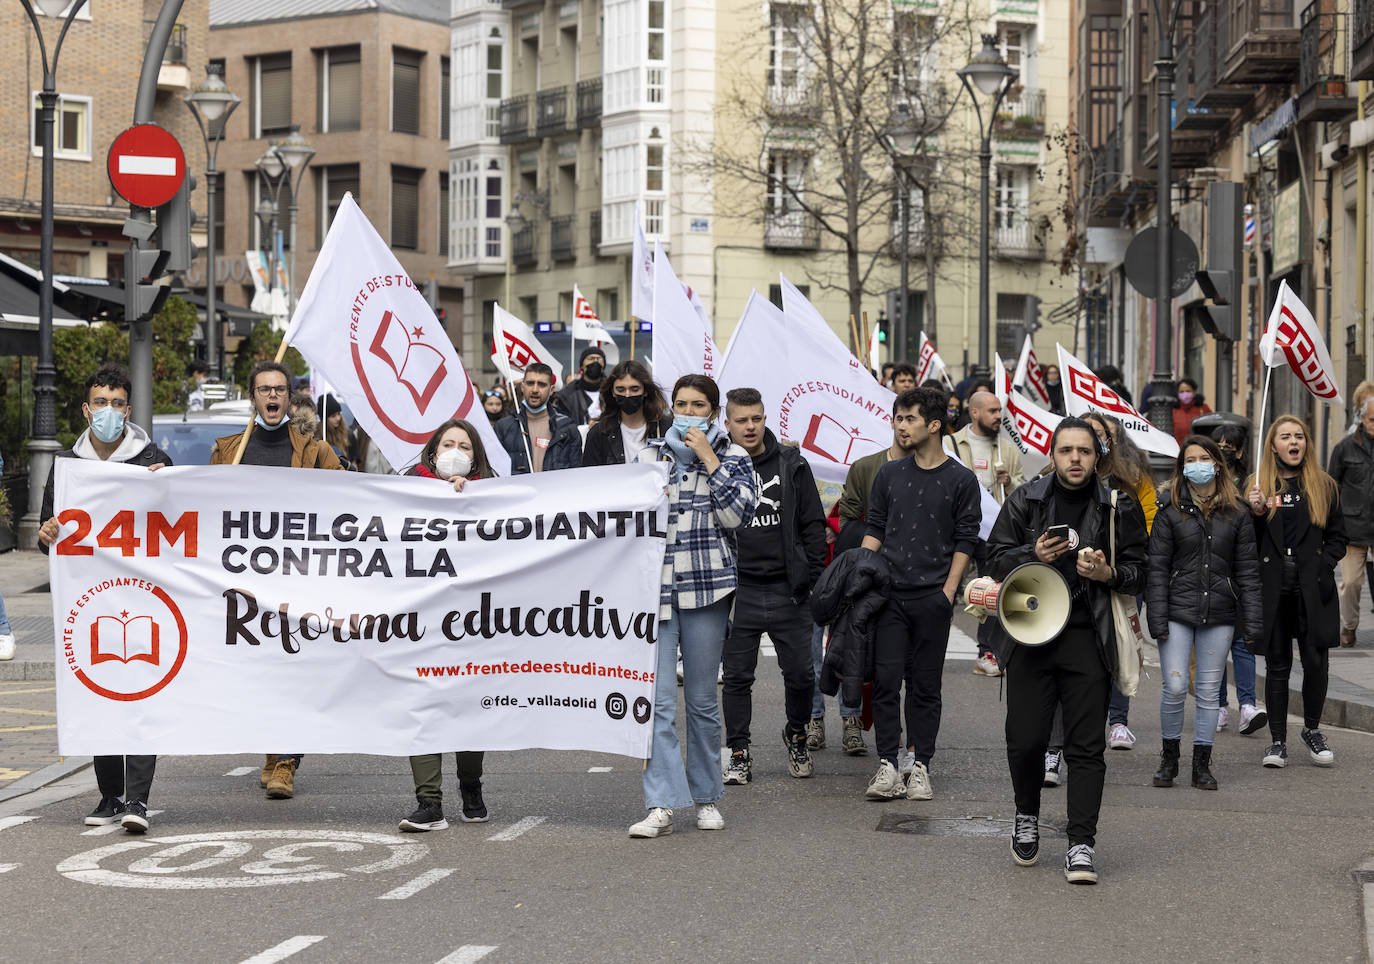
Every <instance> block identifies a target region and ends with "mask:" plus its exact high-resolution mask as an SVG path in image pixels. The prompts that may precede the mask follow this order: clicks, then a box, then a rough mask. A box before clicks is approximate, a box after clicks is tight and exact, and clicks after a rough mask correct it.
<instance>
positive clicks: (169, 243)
mask: <svg viewBox="0 0 1374 964" xmlns="http://www.w3.org/2000/svg"><path fill="white" fill-rule="evenodd" d="M195 189H196V178H195V175H193V174H191V173H189V172H188V173H187V175H186V179H185V180H184V181H182V183H181V189H180V190H178V191H177V193H176V196H174V197H173V198H172V199H171V200H170V201H168V202H167V203H166V204H164V205H162V207H160V208H158V209H157V231H156V232H155V233H154V234H153V243H154V244H155V245H157V246H158V247H159V248H161V249H162V250H163V251H165V252H166V253H167V264H166V270H168V271H172V272H178V271H189V270H190V268H191V262H192V261H194V260H195V257H196V254H197V253H198V251H197V248H196V246H195V245H194V244H192V243H191V228H192V226H194V225H195V223H196V212H195V211H194V210H192V209H191V192H192V191H194V190H195Z"/></svg>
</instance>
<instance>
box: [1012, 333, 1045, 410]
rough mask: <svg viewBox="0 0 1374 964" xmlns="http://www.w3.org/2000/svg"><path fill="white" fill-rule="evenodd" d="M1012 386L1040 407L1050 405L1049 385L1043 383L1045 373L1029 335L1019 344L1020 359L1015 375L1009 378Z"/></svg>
mask: <svg viewBox="0 0 1374 964" xmlns="http://www.w3.org/2000/svg"><path fill="white" fill-rule="evenodd" d="M1011 384H1012V387H1013V388H1019V389H1021V391H1022V392H1024V393H1025V395H1026V397H1027V398H1029V399H1030V400H1031V401H1033V402H1035V403H1036V404H1037V405H1039V406H1040V407H1041V408H1049V407H1050V404H1051V402H1050V387H1049V386H1048V385H1047V384H1045V373H1044V372H1043V371H1041V369H1040V362H1039V361H1038V360H1037V359H1036V357H1035V346H1034V345H1033V344H1031V336H1030V335H1029V334H1027V335H1026V342H1025V344H1023V345H1022V346H1021V359H1020V360H1019V361H1018V362H1017V363H1016V377H1015V378H1013V379H1012V380H1011Z"/></svg>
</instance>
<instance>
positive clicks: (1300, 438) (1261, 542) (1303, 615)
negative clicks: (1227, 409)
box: [1246, 415, 1346, 768]
mask: <svg viewBox="0 0 1374 964" xmlns="http://www.w3.org/2000/svg"><path fill="white" fill-rule="evenodd" d="M1308 438H1309V436H1308V432H1307V424H1306V423H1305V422H1303V420H1302V419H1300V418H1298V417H1297V416H1296V415H1281V416H1279V417H1278V418H1277V419H1275V420H1274V424H1273V425H1270V426H1269V431H1268V432H1267V433H1266V434H1265V436H1264V449H1263V451H1262V452H1261V454H1260V463H1259V471H1258V472H1257V473H1256V474H1255V475H1254V476H1253V477H1252V478H1251V480H1250V487H1249V491H1248V493H1247V494H1246V501H1248V502H1249V503H1250V512H1251V514H1252V515H1253V521H1254V524H1255V543H1256V545H1257V546H1258V547H1259V555H1260V586H1261V589H1262V590H1263V599H1264V644H1263V652H1264V658H1265V666H1266V668H1267V670H1268V671H1267V672H1266V674H1265V681H1264V695H1265V701H1266V702H1267V703H1268V705H1269V735H1270V738H1271V739H1272V740H1273V742H1272V743H1271V744H1270V746H1269V749H1268V750H1267V751H1266V752H1265V754H1264V759H1263V761H1262V762H1263V764H1264V766H1266V767H1270V768H1278V767H1285V766H1287V765H1288V677H1289V675H1290V674H1291V672H1292V670H1293V645H1294V642H1295V641H1296V643H1297V647H1298V657H1299V659H1301V660H1302V716H1303V729H1302V742H1303V743H1304V744H1305V745H1306V746H1307V752H1308V756H1309V758H1310V759H1311V760H1312V762H1313V763H1314V764H1315V765H1317V766H1320V767H1329V766H1331V765H1332V764H1333V763H1334V762H1335V761H1336V757H1335V754H1334V753H1332V751H1331V748H1330V747H1329V746H1328V745H1327V743H1326V737H1325V736H1324V735H1323V734H1322V732H1321V730H1320V729H1319V727H1320V726H1321V719H1322V708H1323V705H1324V704H1325V703H1326V684H1327V674H1328V650H1330V649H1331V648H1332V647H1333V646H1335V645H1337V641H1338V638H1339V635H1340V607H1339V605H1338V603H1337V599H1336V576H1335V570H1336V564H1337V563H1339V562H1340V561H1341V559H1342V557H1344V555H1345V546H1346V535H1345V520H1344V516H1343V514H1342V512H1341V498H1340V489H1339V487H1338V486H1337V485H1336V480H1335V479H1333V478H1331V476H1329V475H1327V474H1326V473H1325V472H1323V471H1322V470H1321V467H1320V465H1319V464H1318V462H1317V459H1316V458H1315V457H1309V452H1308V447H1309V445H1310V442H1309V441H1308Z"/></svg>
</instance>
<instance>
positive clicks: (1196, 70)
mask: <svg viewBox="0 0 1374 964" xmlns="http://www.w3.org/2000/svg"><path fill="white" fill-rule="evenodd" d="M1216 85H1217V12H1216V6H1215V5H1211V6H1208V7H1207V9H1206V10H1203V11H1202V13H1201V14H1200V15H1199V16H1198V19H1197V21H1196V22H1195V23H1194V24H1193V86H1194V88H1195V89H1196V90H1197V92H1198V93H1199V94H1202V93H1205V92H1206V91H1209V90H1211V89H1212V88H1213V87H1215V86H1216Z"/></svg>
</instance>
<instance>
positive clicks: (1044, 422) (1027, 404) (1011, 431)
mask: <svg viewBox="0 0 1374 964" xmlns="http://www.w3.org/2000/svg"><path fill="white" fill-rule="evenodd" d="M993 357H994V358H995V359H996V371H995V372H994V380H993V385H994V386H995V387H996V389H997V400H998V401H999V402H1001V403H1002V431H1003V432H1004V433H1005V434H1006V436H1007V438H1008V439H1010V440H1011V444H1012V445H1015V446H1016V450H1017V451H1018V452H1020V453H1021V467H1022V468H1023V469H1025V471H1026V474H1027V476H1030V475H1033V474H1034V473H1036V472H1039V471H1040V470H1041V469H1043V468H1044V467H1045V466H1046V465H1049V463H1050V439H1051V438H1052V437H1053V436H1054V430H1055V428H1056V427H1058V425H1059V423H1060V422H1061V421H1062V420H1063V416H1061V415H1056V414H1054V413H1053V412H1051V411H1047V410H1046V409H1044V408H1041V407H1040V406H1039V405H1037V404H1036V403H1035V402H1034V401H1033V400H1031V398H1030V397H1028V396H1026V395H1022V394H1021V393H1020V392H1015V391H1012V379H1011V376H1010V375H1009V374H1008V373H1007V366H1006V365H1004V364H1003V363H1002V356H1001V355H994V356H993Z"/></svg>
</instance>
